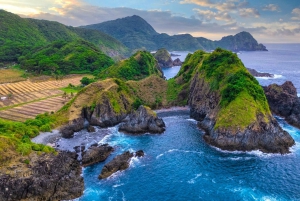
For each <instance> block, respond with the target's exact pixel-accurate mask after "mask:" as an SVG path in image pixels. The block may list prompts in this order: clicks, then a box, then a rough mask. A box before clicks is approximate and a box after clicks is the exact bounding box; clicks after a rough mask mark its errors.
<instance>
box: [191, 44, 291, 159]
mask: <svg viewBox="0 0 300 201" xmlns="http://www.w3.org/2000/svg"><path fill="white" fill-rule="evenodd" d="M195 55H197V54H195ZM190 59H196V60H197V59H198V60H199V58H194V57H193V56H191V57H190ZM215 61H216V62H215ZM189 62H190V63H192V62H191V61H189ZM200 62H201V61H200ZM202 62H203V65H202V66H199V65H198V68H195V69H196V70H195V72H196V73H195V75H194V77H193V79H192V81H191V85H190V92H189V100H188V102H189V106H190V108H191V117H193V118H194V119H196V120H198V121H199V124H198V125H199V126H200V127H201V128H202V129H203V130H204V131H205V135H204V140H205V141H206V142H207V143H209V144H211V145H213V146H216V147H219V148H221V149H224V150H230V151H234V150H240V151H251V150H261V151H263V152H266V153H282V154H284V153H289V147H291V146H292V145H294V143H295V142H294V140H293V139H292V137H291V136H290V135H289V134H288V133H287V132H286V131H284V130H283V129H282V128H281V127H280V126H279V124H278V122H277V121H276V120H275V119H274V118H273V116H272V114H271V112H270V111H269V106H268V104H267V100H266V97H265V95H264V92H263V89H262V88H261V87H260V85H259V83H258V82H257V81H256V79H255V78H254V77H252V76H251V75H250V74H249V73H248V72H247V70H246V69H245V68H244V67H243V65H241V62H240V60H239V59H238V57H237V56H236V55H235V54H233V53H231V52H229V51H225V50H222V49H217V50H216V51H214V52H213V53H212V54H210V55H209V56H208V57H207V58H204V60H203V61H202ZM232 63H235V65H231V64H232ZM228 71H230V76H226V75H227V74H228ZM220 78H223V79H220Z"/></svg>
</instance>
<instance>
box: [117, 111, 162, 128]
mask: <svg viewBox="0 0 300 201" xmlns="http://www.w3.org/2000/svg"><path fill="white" fill-rule="evenodd" d="M125 121H126V122H125V123H122V124H121V125H120V127H119V130H120V131H125V132H128V133H148V132H149V133H162V132H164V131H165V123H164V121H163V120H162V119H161V118H158V117H157V116H156V114H155V113H154V112H153V111H151V109H150V108H148V107H145V106H142V105H141V106H140V107H139V108H138V110H137V111H135V112H133V113H131V114H130V115H129V116H128V117H127V118H126V119H125Z"/></svg>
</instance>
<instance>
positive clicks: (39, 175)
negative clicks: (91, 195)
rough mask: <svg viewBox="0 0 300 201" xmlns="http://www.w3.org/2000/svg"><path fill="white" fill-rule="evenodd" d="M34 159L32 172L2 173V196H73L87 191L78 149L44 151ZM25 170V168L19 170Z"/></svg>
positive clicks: (11, 197)
mask: <svg viewBox="0 0 300 201" xmlns="http://www.w3.org/2000/svg"><path fill="white" fill-rule="evenodd" d="M35 158H37V160H35V161H33V159H32V160H31V161H30V167H29V169H30V173H29V174H28V175H17V176H16V175H10V174H3V175H0V200H24V201H31V200H32V201H37V200H71V199H75V198H78V197H80V196H81V195H82V194H83V190H84V182H83V178H82V176H81V169H82V168H81V166H80V163H79V162H78V161H77V160H76V153H71V152H59V153H58V155H53V154H43V155H40V156H37V157H35ZM16 172H20V174H24V169H21V170H16Z"/></svg>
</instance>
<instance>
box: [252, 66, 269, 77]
mask: <svg viewBox="0 0 300 201" xmlns="http://www.w3.org/2000/svg"><path fill="white" fill-rule="evenodd" d="M247 70H248V71H249V73H251V75H253V76H254V77H274V74H270V73H260V72H257V71H256V70H255V69H252V68H247Z"/></svg>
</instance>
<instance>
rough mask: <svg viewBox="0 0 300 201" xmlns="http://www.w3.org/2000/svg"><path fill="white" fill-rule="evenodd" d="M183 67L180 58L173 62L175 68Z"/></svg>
mask: <svg viewBox="0 0 300 201" xmlns="http://www.w3.org/2000/svg"><path fill="white" fill-rule="evenodd" d="M181 65H182V62H181V61H180V59H179V58H177V59H175V60H174V61H173V66H181Z"/></svg>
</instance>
